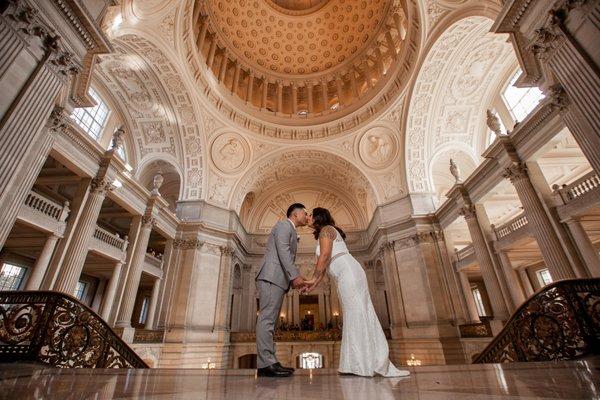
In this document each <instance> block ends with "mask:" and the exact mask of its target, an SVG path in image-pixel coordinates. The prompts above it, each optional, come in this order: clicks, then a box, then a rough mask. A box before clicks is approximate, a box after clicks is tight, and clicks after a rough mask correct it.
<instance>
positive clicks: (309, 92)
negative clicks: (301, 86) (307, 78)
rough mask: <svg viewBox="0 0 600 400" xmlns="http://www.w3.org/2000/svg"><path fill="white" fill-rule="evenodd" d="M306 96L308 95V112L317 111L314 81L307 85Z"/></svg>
mask: <svg viewBox="0 0 600 400" xmlns="http://www.w3.org/2000/svg"><path fill="white" fill-rule="evenodd" d="M306 96H307V97H308V112H309V113H311V114H312V113H313V112H314V111H315V104H314V99H313V83H312V82H308V85H307V86H306Z"/></svg>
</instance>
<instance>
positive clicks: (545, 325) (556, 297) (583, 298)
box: [474, 278, 600, 364]
mask: <svg viewBox="0 0 600 400" xmlns="http://www.w3.org/2000/svg"><path fill="white" fill-rule="evenodd" d="M589 354H600V278H594V279H565V280H561V281H557V282H555V283H552V284H550V285H548V286H546V287H545V288H543V289H541V290H540V291H539V292H537V293H536V294H535V295H533V296H532V297H530V298H529V299H528V300H527V301H526V302H525V303H523V305H521V307H519V308H518V309H517V311H516V312H515V313H514V314H513V315H512V317H511V318H510V319H509V320H508V322H507V323H506V325H505V326H504V328H503V329H502V331H501V332H500V333H499V334H498V335H497V336H496V337H495V338H494V340H492V342H491V343H490V344H489V345H488V346H487V347H486V348H485V349H484V350H483V351H482V352H481V354H479V356H477V358H475V361H474V363H476V364H477V363H500V362H514V361H551V360H572V359H576V358H580V357H583V356H586V355H589Z"/></svg>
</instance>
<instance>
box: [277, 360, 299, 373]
mask: <svg viewBox="0 0 600 400" xmlns="http://www.w3.org/2000/svg"><path fill="white" fill-rule="evenodd" d="M274 365H276V366H278V367H279V368H280V369H283V370H286V371H290V372H294V371H295V369H294V368H292V367H284V366H283V365H281V364H279V362H276V363H275V364H274Z"/></svg>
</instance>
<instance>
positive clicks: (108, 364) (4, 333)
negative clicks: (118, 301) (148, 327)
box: [0, 291, 148, 368]
mask: <svg viewBox="0 0 600 400" xmlns="http://www.w3.org/2000/svg"><path fill="white" fill-rule="evenodd" d="M14 361H33V362H40V363H44V364H49V365H52V366H56V367H61V368H148V366H147V365H146V363H145V362H144V361H143V360H142V359H141V358H140V357H139V356H138V355H137V354H136V353H135V352H134V351H133V350H132V349H131V348H130V347H129V346H128V345H127V344H126V343H125V342H124V341H123V340H122V339H121V338H120V337H118V336H117V335H116V334H115V333H114V332H113V330H112V329H111V328H110V327H109V326H108V325H107V324H106V322H104V321H103V320H102V318H101V317H100V316H98V315H97V314H96V313H95V312H94V311H92V310H91V309H90V308H88V307H87V306H85V305H83V304H81V303H80V302H79V301H78V300H76V299H75V298H73V297H71V296H69V295H67V294H64V293H59V292H51V291H0V362H14Z"/></svg>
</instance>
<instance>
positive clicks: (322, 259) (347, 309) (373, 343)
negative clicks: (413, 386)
mask: <svg viewBox="0 0 600 400" xmlns="http://www.w3.org/2000/svg"><path fill="white" fill-rule="evenodd" d="M308 225H309V226H310V227H311V228H313V230H314V235H315V239H317V240H318V244H317V264H316V266H315V271H314V274H313V277H312V279H310V280H309V281H307V282H306V285H307V286H306V289H305V290H304V292H310V291H311V290H313V289H314V288H315V287H316V286H317V285H318V284H319V282H321V279H323V276H324V275H325V270H326V269H327V267H329V275H330V276H331V277H333V279H334V280H335V281H336V284H337V289H338V294H339V297H340V301H341V304H342V314H343V327H344V328H343V330H342V345H341V349H340V366H339V368H338V372H340V373H342V374H354V375H361V376H374V375H375V374H379V375H382V376H386V377H398V376H407V375H409V374H410V372H408V371H404V370H399V369H398V368H396V367H395V366H394V364H392V362H391V361H390V360H389V358H388V353H389V350H388V343H387V340H386V337H385V334H384V333H383V329H382V328H381V324H380V323H379V319H378V318H377V315H376V314H375V309H374V308H373V303H372V302H371V296H370V295H369V287H368V284H367V277H366V275H365V272H364V270H363V269H362V267H361V265H360V264H359V262H358V261H356V259H355V258H354V257H352V255H351V254H350V253H349V252H348V248H347V247H346V242H344V239H345V238H346V235H345V234H344V232H343V231H342V230H341V229H340V228H338V227H337V226H335V221H334V220H333V218H332V217H331V214H330V213H329V210H327V209H325V208H320V207H317V208H315V209H313V212H312V216H310V217H309V222H308Z"/></svg>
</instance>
